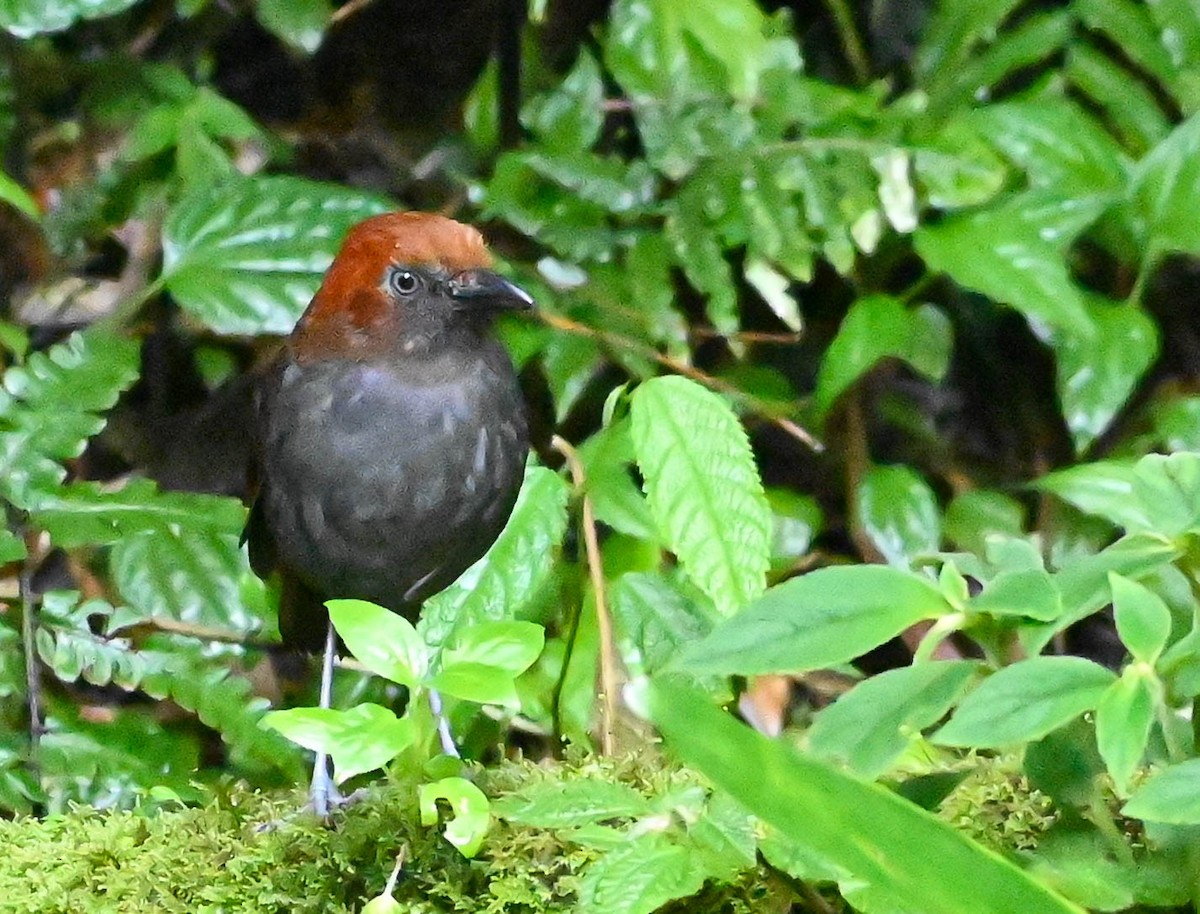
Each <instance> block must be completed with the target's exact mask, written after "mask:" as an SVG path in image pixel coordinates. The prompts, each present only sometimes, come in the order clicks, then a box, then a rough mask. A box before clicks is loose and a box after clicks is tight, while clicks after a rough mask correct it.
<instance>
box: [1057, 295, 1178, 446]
mask: <svg viewBox="0 0 1200 914" xmlns="http://www.w3.org/2000/svg"><path fill="white" fill-rule="evenodd" d="M1083 303H1084V307H1085V308H1086V309H1087V312H1088V315H1089V316H1090V318H1091V326H1092V332H1091V333H1089V334H1088V335H1087V336H1078V335H1076V334H1074V333H1071V332H1068V331H1063V332H1060V333H1055V334H1054V339H1053V342H1052V345H1053V346H1054V351H1055V354H1056V356H1057V359H1058V372H1057V375H1058V397H1059V400H1060V401H1061V403H1062V411H1063V418H1064V419H1066V421H1067V428H1068V429H1070V431H1071V437H1072V438H1073V439H1074V441H1075V449H1076V450H1077V451H1082V450H1083V449H1084V448H1086V447H1087V446H1088V445H1090V444H1091V443H1092V442H1093V441H1094V440H1095V439H1096V438H1097V437H1099V436H1100V434H1101V433H1102V432H1103V431H1104V430H1105V429H1106V428H1108V426H1109V423H1110V422H1112V420H1113V418H1114V417H1115V416H1116V415H1117V413H1118V412H1119V411H1120V409H1121V407H1122V406H1124V405H1125V401H1126V400H1127V399H1128V398H1129V395H1130V394H1131V393H1133V391H1134V390H1135V389H1136V388H1137V385H1138V384H1139V383H1140V382H1141V380H1142V376H1143V375H1144V374H1145V373H1146V370H1147V369H1148V368H1149V367H1150V366H1151V365H1152V364H1153V363H1154V360H1155V359H1156V358H1157V357H1158V331H1157V329H1156V327H1155V324H1154V321H1153V320H1151V318H1150V317H1149V316H1148V315H1147V314H1146V312H1144V311H1143V310H1142V309H1141V308H1139V307H1138V306H1137V305H1135V304H1132V303H1124V304H1122V303H1118V302H1113V301H1109V300H1107V299H1105V298H1103V297H1102V296H1099V295H1094V294H1086V295H1085V297H1084V300H1083Z"/></svg>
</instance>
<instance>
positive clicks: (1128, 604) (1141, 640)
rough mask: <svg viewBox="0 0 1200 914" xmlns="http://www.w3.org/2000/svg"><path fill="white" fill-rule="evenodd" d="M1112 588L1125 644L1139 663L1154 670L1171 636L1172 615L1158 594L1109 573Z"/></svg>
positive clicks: (1122, 639) (1118, 632) (1114, 612)
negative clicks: (1153, 667) (1147, 665)
mask: <svg viewBox="0 0 1200 914" xmlns="http://www.w3.org/2000/svg"><path fill="white" fill-rule="evenodd" d="M1108 585H1109V587H1111V588H1112V599H1113V616H1114V617H1115V619H1116V623H1117V634H1118V635H1120V636H1121V643H1122V644H1124V645H1125V647H1127V648H1128V649H1129V653H1130V654H1132V655H1133V658H1134V659H1135V660H1140V661H1141V662H1142V663H1145V664H1149V665H1150V666H1153V665H1154V664H1155V663H1157V662H1158V655H1159V654H1161V653H1162V649H1163V648H1164V647H1166V645H1167V638H1168V636H1170V634H1171V611H1170V610H1169V609H1167V604H1166V603H1164V602H1163V601H1162V598H1161V597H1160V596H1159V595H1158V594H1156V593H1154V591H1152V590H1148V589H1147V588H1145V587H1143V586H1142V585H1141V584H1138V583H1136V582H1134V581H1131V580H1129V579H1128V578H1125V577H1122V576H1121V575H1119V574H1116V573H1114V572H1109V575H1108Z"/></svg>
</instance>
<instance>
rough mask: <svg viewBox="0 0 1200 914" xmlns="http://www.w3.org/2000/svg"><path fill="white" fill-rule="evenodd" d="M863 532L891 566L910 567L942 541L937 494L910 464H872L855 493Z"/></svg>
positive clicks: (935, 548)
mask: <svg viewBox="0 0 1200 914" xmlns="http://www.w3.org/2000/svg"><path fill="white" fill-rule="evenodd" d="M855 499H856V502H857V504H856V508H857V511H858V521H859V523H860V524H861V525H862V529H863V532H864V533H866V534H867V536H868V537H870V539H871V542H872V543H874V544H875V547H876V548H877V549H878V550H879V552H880V554H881V555H882V556H883V557H884V559H886V560H887V563H888V564H889V565H895V566H896V567H898V568H903V569H906V570H907V569H908V568H910V567H911V565H912V560H913V559H915V558H917V557H918V556H920V555H927V554H929V553H933V552H936V551H937V549H938V546H939V545H940V544H941V538H942V535H941V516H940V514H939V512H938V503H937V496H935V495H934V494H933V490H932V489H931V488H929V484H928V483H927V482H925V480H924V479H922V478H921V477H920V476H919V475H918V474H917V473H916V472H915V471H914V470H912V469H910V468H909V467H906V466H887V467H871V469H869V470H868V471H867V472H866V473H865V474H864V475H863V478H862V481H861V482H860V483H859V486H858V491H857V492H856V493H855Z"/></svg>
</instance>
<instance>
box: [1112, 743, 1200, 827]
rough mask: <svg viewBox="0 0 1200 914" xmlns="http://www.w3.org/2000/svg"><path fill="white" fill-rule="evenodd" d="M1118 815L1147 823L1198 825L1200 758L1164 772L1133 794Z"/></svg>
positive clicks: (1199, 809)
mask: <svg viewBox="0 0 1200 914" xmlns="http://www.w3.org/2000/svg"><path fill="white" fill-rule="evenodd" d="M1121 812H1122V813H1123V814H1124V815H1127V816H1131V817H1133V818H1135V819H1145V820H1147V821H1149V822H1167V823H1172V824H1175V825H1200V758H1194V759H1188V760H1187V761H1186V762H1180V763H1179V764H1178V765H1171V766H1170V767H1169V768H1164V769H1163V770H1162V771H1160V772H1159V773H1158V774H1156V775H1154V777H1152V778H1151V779H1150V780H1149V781H1147V782H1146V783H1145V784H1144V785H1142V786H1141V787H1140V788H1138V789H1137V790H1136V791H1134V793H1133V796H1132V797H1130V798H1129V802H1128V803H1126V804H1125V805H1124V806H1123V807H1121Z"/></svg>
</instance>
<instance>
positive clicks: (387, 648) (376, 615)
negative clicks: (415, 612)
mask: <svg viewBox="0 0 1200 914" xmlns="http://www.w3.org/2000/svg"><path fill="white" fill-rule="evenodd" d="M325 605H326V606H327V607H329V618H330V619H331V620H332V621H333V627H334V628H335V629H337V633H338V634H339V635H340V636H341V638H342V640H343V641H344V642H346V647H347V648H349V649H350V653H351V654H353V655H354V657H355V659H356V660H358V662H359V663H361V664H362V665H363V666H365V667H366V668H367V669H368V670H370V671H371V672H372V673H374V674H375V675H376V676H382V677H383V678H384V679H390V680H391V681H392V682H398V683H400V684H401V685H405V686H408V687H409V688H410V689H411V688H414V687H416V685H417V684H418V683H419V682H420V681H421V680H422V679H423V678H424V676H425V671H426V670H427V669H428V668H429V649H428V648H427V647H426V646H425V642H424V641H422V640H421V636H420V635H418V634H417V630H416V629H415V628H413V624H412V623H411V622H409V621H408V620H407V619H405V618H404V617H403V616H399V615H397V614H396V613H394V612H390V611H389V610H387V609H384V608H383V607H382V606H377V605H375V604H374V603H368V602H367V601H366V600H330V601H329V602H327V603H326V604H325Z"/></svg>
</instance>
